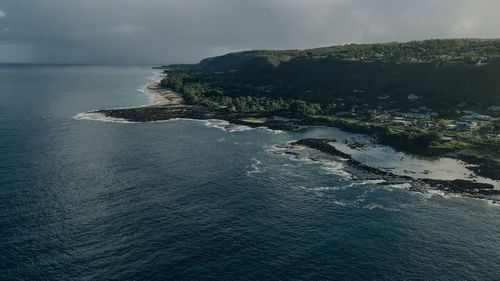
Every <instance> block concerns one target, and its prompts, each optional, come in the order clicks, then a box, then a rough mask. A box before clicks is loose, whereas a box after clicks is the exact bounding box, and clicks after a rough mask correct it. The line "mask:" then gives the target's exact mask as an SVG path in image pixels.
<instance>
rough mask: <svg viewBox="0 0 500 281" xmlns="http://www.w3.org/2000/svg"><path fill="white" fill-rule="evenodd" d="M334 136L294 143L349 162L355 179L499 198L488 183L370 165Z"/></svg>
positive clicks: (350, 170) (414, 188)
mask: <svg viewBox="0 0 500 281" xmlns="http://www.w3.org/2000/svg"><path fill="white" fill-rule="evenodd" d="M335 142H336V140H333V139H302V140H299V141H296V142H293V143H291V145H299V146H305V147H308V148H312V149H315V150H317V151H320V152H322V153H325V154H328V155H331V156H334V157H337V158H338V160H340V161H343V162H344V163H345V165H346V167H345V171H346V172H348V173H349V174H351V175H352V176H353V179H354V180H367V179H368V180H382V181H381V182H380V183H378V184H382V185H393V184H402V183H409V184H410V190H411V191H417V192H427V191H428V190H432V189H435V190H440V191H443V192H445V193H451V194H459V195H462V196H466V197H473V198H480V199H488V200H493V201H496V200H499V199H500V190H495V189H494V186H493V185H491V184H487V183H478V182H474V181H469V180H460V179H457V180H436V179H427V178H414V177H411V176H402V175H396V174H394V173H391V172H388V171H383V170H381V169H378V168H375V167H370V166H367V165H365V164H363V163H361V162H360V161H358V160H355V159H353V158H352V156H351V155H349V154H346V153H344V152H342V151H339V150H338V149H336V148H335V147H334V146H333V145H331V144H330V143H335Z"/></svg>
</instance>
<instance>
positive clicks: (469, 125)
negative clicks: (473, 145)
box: [455, 121, 477, 132]
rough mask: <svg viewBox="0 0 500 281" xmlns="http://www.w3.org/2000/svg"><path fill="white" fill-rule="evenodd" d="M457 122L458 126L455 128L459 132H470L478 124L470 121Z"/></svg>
mask: <svg viewBox="0 0 500 281" xmlns="http://www.w3.org/2000/svg"><path fill="white" fill-rule="evenodd" d="M455 124H456V125H457V127H456V128H455V130H456V131H457V132H470V131H472V130H474V128H475V127H476V126H477V123H476V122H468V121H458V122H456V123H455Z"/></svg>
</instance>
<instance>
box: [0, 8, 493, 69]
mask: <svg viewBox="0 0 500 281" xmlns="http://www.w3.org/2000/svg"><path fill="white" fill-rule="evenodd" d="M499 13H500V0H254V1H252V0H2V1H0V62H37V63H123V64H158V63H190V62H197V61H198V60H200V59H202V58H204V57H208V56H214V55H220V54H224V53H227V52H230V51H239V50H249V49H297V48H299V49H303V48H312V47H319V46H329V45H337V44H345V43H370V42H387V41H410V40H420V39H429V38H457V37H459V38H463V37H474V38H499V37H500V28H499V27H500V16H499Z"/></svg>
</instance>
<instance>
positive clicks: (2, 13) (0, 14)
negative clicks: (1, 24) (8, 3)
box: [0, 10, 7, 18]
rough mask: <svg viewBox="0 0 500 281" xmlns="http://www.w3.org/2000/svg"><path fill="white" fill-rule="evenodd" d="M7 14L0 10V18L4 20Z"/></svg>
mask: <svg viewBox="0 0 500 281" xmlns="http://www.w3.org/2000/svg"><path fill="white" fill-rule="evenodd" d="M6 16H7V14H5V12H4V11H2V10H0V18H5V17H6Z"/></svg>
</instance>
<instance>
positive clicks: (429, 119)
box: [161, 39, 500, 154]
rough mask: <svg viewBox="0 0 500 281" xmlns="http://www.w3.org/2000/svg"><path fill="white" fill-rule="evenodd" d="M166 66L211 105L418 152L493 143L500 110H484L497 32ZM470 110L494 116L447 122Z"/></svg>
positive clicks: (190, 95) (495, 62)
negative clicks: (462, 124)
mask: <svg viewBox="0 0 500 281" xmlns="http://www.w3.org/2000/svg"><path fill="white" fill-rule="evenodd" d="M166 72H167V73H168V76H167V77H166V78H165V79H164V80H163V81H162V82H161V84H162V86H164V87H167V88H171V89H173V90H175V91H177V92H180V93H182V94H183V96H184V98H185V100H186V102H187V103H188V104H198V105H203V106H205V107H207V108H209V109H210V110H212V111H219V112H234V113H245V114H247V113H248V114H250V113H252V114H259V115H262V116H271V115H279V116H284V117H291V118H299V119H301V120H302V122H303V123H304V124H323V125H330V126H335V127H339V128H343V129H346V130H350V131H355V132H360V133H367V134H372V135H376V136H377V137H378V138H379V139H380V141H381V142H384V143H386V144H390V145H393V146H394V147H397V148H400V149H402V150H406V151H414V152H419V153H422V154H434V153H441V152H448V151H456V150H462V149H465V148H469V147H485V146H488V147H493V150H495V151H498V152H500V144H499V138H498V137H496V136H495V135H496V134H498V133H499V131H500V121H499V119H498V118H496V119H495V117H500V112H496V113H495V112H493V111H489V110H488V108H489V107H490V106H492V105H498V106H500V94H499V91H500V79H498V78H499V76H498V75H499V73H500V40H476V39H458V40H426V41H415V42H408V43H386V44H365V45H356V44H351V45H345V46H334V47H327V48H318V49H311V50H286V51H248V52H240V53H231V54H227V55H224V56H220V57H215V58H209V59H205V60H203V61H201V62H200V63H199V64H197V65H185V66H182V65H175V66H173V67H172V68H170V69H168V70H166ZM469 111H473V112H476V113H481V114H483V115H484V114H488V115H491V116H492V117H493V118H491V119H490V120H489V121H484V122H483V121H480V122H479V125H478V128H477V129H474V130H472V129H471V130H469V129H468V128H466V129H464V131H463V132H459V131H458V130H455V129H454V128H453V127H450V126H452V125H454V124H455V123H456V122H457V121H459V119H460V118H462V116H464V115H466V114H468V113H467V112H469ZM408 112H410V114H407V113H408ZM411 114H413V116H417V117H413V118H410V117H407V116H412V115H411ZM396 117H398V118H400V119H402V120H397V121H395V120H394V119H396ZM393 118H394V119H393ZM467 122H468V123H467V124H469V123H470V124H472V122H469V121H467ZM443 135H445V136H447V137H446V138H445V139H446V140H443V139H442V136H443Z"/></svg>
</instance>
